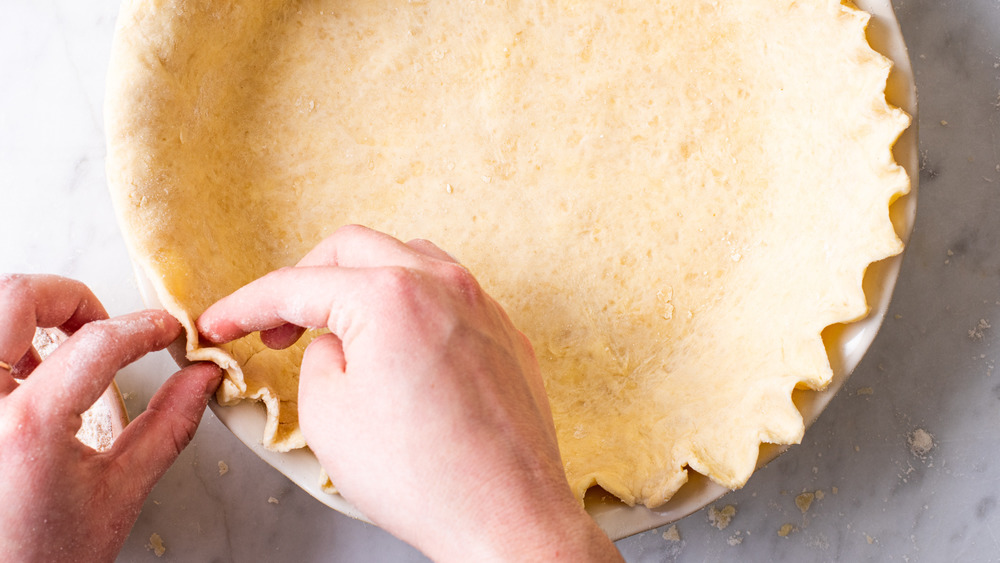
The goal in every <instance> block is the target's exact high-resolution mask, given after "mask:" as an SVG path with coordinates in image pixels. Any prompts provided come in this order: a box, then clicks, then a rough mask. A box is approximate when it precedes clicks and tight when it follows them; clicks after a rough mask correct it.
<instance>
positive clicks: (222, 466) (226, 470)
mask: <svg viewBox="0 0 1000 563" xmlns="http://www.w3.org/2000/svg"><path fill="white" fill-rule="evenodd" d="M226 473H229V465H227V464H226V462H224V461H221V460H220V461H219V477H222V476H223V475H225V474H226Z"/></svg>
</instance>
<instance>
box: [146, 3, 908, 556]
mask: <svg viewBox="0 0 1000 563" xmlns="http://www.w3.org/2000/svg"><path fill="white" fill-rule="evenodd" d="M856 5H857V6H858V7H859V8H860V9H862V10H864V11H866V12H868V13H870V14H872V18H871V21H870V23H869V24H868V40H869V43H870V44H871V46H872V47H873V48H874V49H875V50H876V51H878V52H880V53H882V54H883V55H885V56H887V57H888V58H889V59H891V60H892V61H893V63H894V67H893V72H892V73H891V74H890V76H889V80H888V84H887V87H886V97H887V99H888V101H889V102H890V103H891V104H893V105H895V106H897V107H900V108H902V109H903V110H904V111H906V112H907V113H908V114H910V115H911V116H912V117H913V124H912V125H911V126H910V128H909V129H907V130H906V131H905V132H903V134H902V136H901V137H900V138H899V140H898V141H897V143H896V145H895V148H894V151H893V152H894V155H895V158H896V161H897V162H898V163H899V164H900V165H901V166H902V167H903V168H905V169H906V172H907V173H908V174H909V177H910V182H911V191H910V193H909V195H907V196H904V197H902V198H900V199H899V200H897V201H896V202H895V203H894V204H893V205H892V207H891V208H890V215H891V218H892V221H893V224H894V225H895V227H896V232H897V233H898V234H899V236H900V237H901V238H902V239H903V241H904V242H905V241H906V240H907V239H908V237H909V233H910V231H911V229H912V227H913V222H914V218H915V212H916V188H917V179H918V155H917V131H916V115H917V96H916V90H915V87H914V83H913V73H912V70H911V67H910V61H909V57H908V55H907V51H906V46H905V44H904V42H903V36H902V33H901V31H900V29H899V24H898V22H897V21H896V18H895V15H894V14H893V10H892V5H891V4H890V2H889V0H858V1H857V2H856ZM901 262H902V257H901V256H895V257H892V258H888V259H886V260H883V261H881V262H877V263H875V264H872V265H871V266H870V267H869V268H868V270H867V272H866V274H865V279H864V290H865V295H866V297H867V300H868V304H869V306H870V307H871V310H870V312H869V314H868V316H867V317H865V318H864V319H862V320H860V321H857V322H854V323H851V324H849V325H834V326H831V327H828V328H827V329H826V330H825V331H824V333H823V338H824V341H825V343H826V347H827V353H828V355H829V358H830V363H831V365H832V367H833V373H834V375H833V380H832V382H831V383H830V385H829V386H828V387H827V388H826V389H825V390H823V391H808V390H803V391H799V390H796V391H795V392H794V394H793V400H794V401H795V404H796V406H798V408H799V411H800V412H801V413H802V417H803V419H804V420H805V424H806V428H808V427H809V426H810V425H811V424H812V423H813V422H814V421H815V420H816V418H817V417H819V415H820V413H821V412H823V409H824V408H825V407H826V406H827V404H829V402H830V400H831V399H833V396H834V395H836V393H837V391H838V390H840V388H841V387H842V386H843V384H844V382H845V381H846V380H847V378H848V376H849V375H850V374H851V372H852V371H853V370H854V368H855V367H856V366H857V365H858V363H859V362H860V361H861V358H862V357H863V356H864V354H865V352H866V351H867V350H868V347H869V346H870V345H871V343H872V341H873V340H874V338H875V335H876V333H877V332H878V329H879V327H880V326H881V324H882V320H883V318H884V317H885V314H886V310H887V309H888V306H889V301H890V298H891V297H892V290H893V287H894V286H895V283H896V278H897V276H898V273H899V268H900V264H901ZM136 275H137V278H138V280H139V286H140V290H141V292H142V295H143V299H144V301H145V302H146V304H147V305H148V306H150V307H157V308H159V307H160V306H161V305H160V303H159V300H158V299H157V297H156V293H155V291H154V290H153V288H152V285H151V284H150V283H149V281H148V278H147V277H146V275H145V273H144V272H142V271H141V268H138V267H136ZM180 346H181V348H180V349H174V350H172V354H173V355H174V357H175V359H178V361H179V363H183V355H184V352H183V344H182V343H181V344H180ZM210 407H211V408H212V411H213V412H214V413H215V415H216V416H217V417H218V418H219V420H221V421H222V423H223V424H225V425H226V427H228V428H229V429H230V430H231V431H232V432H233V434H234V435H236V437H237V438H238V439H239V440H240V441H242V442H243V443H244V444H246V446H247V447H249V448H250V449H251V450H253V452H254V453H256V454H257V455H258V456H260V458H261V459H263V460H264V461H265V462H267V463H268V464H269V465H271V466H272V467H274V468H275V469H277V470H278V471H279V472H281V473H282V474H284V475H285V476H286V477H288V478H289V479H290V480H291V481H292V482H294V483H295V484H296V485H298V486H299V487H301V488H302V489H303V490H305V491H306V492H308V493H309V494H310V495H312V496H313V497H315V498H316V499H318V500H319V501H320V502H322V503H323V504H326V505H327V506H330V507H331V508H333V509H335V510H337V511H339V512H342V513H344V514H346V515H348V516H351V517H353V518H358V519H362V520H367V519H366V518H365V517H364V515H363V514H361V512H359V511H358V510H357V509H356V508H355V507H354V506H352V505H351V504H350V503H348V502H347V501H346V500H345V499H344V498H343V497H341V496H339V495H330V494H328V493H325V492H323V491H322V490H321V489H320V486H319V478H318V476H319V471H320V467H319V462H318V461H317V460H316V457H315V456H314V455H313V454H312V452H310V451H309V450H308V449H302V450H296V451H291V452H287V453H278V452H273V451H270V450H267V449H266V448H264V446H263V445H262V443H261V436H262V435H263V433H264V423H265V419H266V414H265V409H264V407H263V406H262V405H260V404H257V403H251V402H243V403H240V404H238V405H236V406H232V407H222V406H220V405H218V404H216V403H215V402H214V401H213V402H211V403H210ZM786 449H788V446H773V445H768V444H764V445H762V446H761V451H760V457H759V459H758V464H757V466H758V468H760V467H762V466H764V465H766V464H767V463H768V462H770V461H771V460H773V459H774V458H775V457H777V456H778V455H779V454H780V453H782V452H783V451H785V450H786ZM727 492H729V490H728V489H726V488H725V487H722V486H720V485H718V484H716V483H714V482H712V481H711V480H709V479H708V478H706V477H704V476H702V475H700V474H698V473H696V472H694V471H689V480H688V482H687V483H686V484H685V485H684V486H683V487H681V489H680V490H679V491H678V492H677V493H676V494H675V495H674V496H673V497H672V498H671V499H670V501H668V502H667V503H665V504H663V505H662V506H660V507H658V508H656V509H648V508H646V507H644V506H631V507H630V506H627V505H626V504H624V503H622V502H620V501H619V500H617V499H616V498H614V497H613V496H612V495H609V494H607V493H604V492H603V491H600V490H599V489H596V488H595V489H592V490H591V492H590V493H588V495H587V496H586V498H585V503H586V508H587V511H588V512H589V513H590V514H591V516H593V518H594V519H595V520H596V521H597V523H598V525H600V527H601V528H602V529H604V531H605V532H607V534H608V535H609V536H610V537H611V538H612V539H614V540H617V539H621V538H624V537H627V536H630V535H633V534H637V533H640V532H643V531H646V530H650V529H652V528H656V527H658V526H662V525H665V524H669V523H670V522H673V521H675V520H678V519H680V518H683V517H684V516H687V515H688V514H691V513H693V512H696V511H697V510H700V509H701V508H703V507H705V506H706V505H708V504H709V503H711V502H713V501H715V500H717V499H718V498H719V497H721V496H722V495H724V494H725V493H727Z"/></svg>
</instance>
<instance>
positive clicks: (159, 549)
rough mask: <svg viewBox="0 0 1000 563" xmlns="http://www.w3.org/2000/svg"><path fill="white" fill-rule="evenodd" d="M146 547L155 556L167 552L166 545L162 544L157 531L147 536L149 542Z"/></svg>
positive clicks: (160, 555) (161, 555)
mask: <svg viewBox="0 0 1000 563" xmlns="http://www.w3.org/2000/svg"><path fill="white" fill-rule="evenodd" d="M146 549H149V550H152V551H153V553H154V554H156V556H157V557H163V554H164V553H166V552H167V547H166V546H165V545H163V538H161V537H160V534H157V533H154V534H153V535H151V536H149V543H147V544H146Z"/></svg>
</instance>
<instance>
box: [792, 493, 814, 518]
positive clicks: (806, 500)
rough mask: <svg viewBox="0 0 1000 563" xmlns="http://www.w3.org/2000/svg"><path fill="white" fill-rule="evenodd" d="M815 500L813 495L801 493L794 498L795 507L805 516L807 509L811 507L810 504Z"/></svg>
mask: <svg viewBox="0 0 1000 563" xmlns="http://www.w3.org/2000/svg"><path fill="white" fill-rule="evenodd" d="M816 498H817V497H816V494H815V493H809V492H805V493H802V494H801V495H799V496H797V497H795V506H797V507H799V510H801V511H802V514H805V513H806V512H808V511H809V507H810V506H812V503H813V501H814V500H815V499H816Z"/></svg>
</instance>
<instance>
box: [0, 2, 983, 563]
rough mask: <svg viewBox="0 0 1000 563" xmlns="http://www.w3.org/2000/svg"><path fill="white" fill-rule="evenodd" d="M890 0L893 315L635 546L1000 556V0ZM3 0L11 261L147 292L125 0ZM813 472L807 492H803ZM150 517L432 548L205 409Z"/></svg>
mask: <svg viewBox="0 0 1000 563" xmlns="http://www.w3.org/2000/svg"><path fill="white" fill-rule="evenodd" d="M893 5H894V7H895V9H896V12H897V16H898V18H899V20H900V24H901V26H902V30H903V34H904V37H905V39H906V42H907V45H908V47H909V50H910V56H911V59H912V63H913V68H914V72H915V76H916V82H917V87H918V91H919V96H920V116H919V128H920V147H921V148H920V150H921V172H920V192H919V201H918V211H917V222H916V226H915V228H914V230H913V234H912V237H911V239H910V244H909V248H908V249H907V251H906V255H905V258H904V261H903V267H902V272H901V274H900V278H899V282H898V285H897V287H896V292H895V296H894V299H893V302H892V305H891V306H890V310H889V316H888V319H887V321H886V323H885V325H884V326H883V328H882V330H881V332H880V333H879V335H878V337H877V338H876V340H875V342H874V344H873V346H872V348H871V349H870V350H869V352H868V354H867V356H866V357H865V359H864V360H863V361H862V363H861V365H860V366H859V367H858V368H857V370H856V371H855V372H854V374H853V376H852V377H851V378H850V380H849V381H848V382H847V384H846V386H845V387H844V389H843V390H842V391H841V392H840V394H839V395H838V396H837V397H836V398H834V400H833V402H832V403H831V404H830V406H829V407H828V408H827V410H826V412H824V413H823V415H822V416H821V417H820V419H819V421H818V422H817V423H816V424H815V425H814V426H813V427H812V428H811V429H810V430H809V431H808V432H807V434H806V436H805V439H804V440H803V443H802V444H801V445H799V446H795V447H793V448H791V450H789V451H788V452H787V453H785V454H783V455H782V456H781V457H779V458H778V459H777V460H776V461H774V462H773V463H771V464H770V465H769V466H767V467H766V468H764V469H762V470H760V471H758V472H757V473H756V474H755V475H754V476H753V477H752V478H751V479H750V481H749V483H748V484H747V485H746V487H744V488H743V489H742V490H740V491H737V492H734V493H731V494H729V495H727V496H725V497H724V498H723V499H721V500H720V501H719V502H716V503H715V504H714V505H712V506H711V507H707V508H706V509H704V510H702V511H700V512H697V513H695V514H693V515H691V516H689V517H688V518H685V519H683V520H681V521H680V522H678V523H677V524H676V532H677V535H678V536H679V538H680V539H679V540H670V539H666V538H665V537H664V532H666V531H667V529H668V528H669V527H664V528H660V529H656V530H652V531H649V532H646V533H642V534H639V535H636V536H633V537H630V538H627V539H624V540H621V541H619V542H618V547H619V548H620V549H621V551H622V553H623V554H624V555H625V557H626V559H627V560H628V561H634V562H639V561H716V560H732V559H740V560H772V561H865V560H878V561H943V560H963V561H964V560H975V561H986V560H1000V431H998V429H1000V375H998V374H997V372H996V364H997V359H998V355H1000V346H997V345H996V344H995V343H996V341H997V335H998V331H1000V315H998V312H1000V3H998V2H997V1H996V0H894V1H893ZM4 8H5V9H4V12H5V14H6V15H5V17H4V18H0V77H2V83H3V86H2V87H0V208H2V209H3V211H4V213H3V218H2V219H0V241H3V242H2V243H0V272H2V271H6V272H11V271H21V272H52V273H58V274H62V275H65V276H70V277H74V278H77V279H80V280H82V281H84V282H86V283H87V284H88V285H90V287H91V288H92V289H93V290H94V292H95V293H96V294H97V295H98V296H99V297H100V298H101V299H102V300H103V301H104V303H105V304H106V306H107V308H108V309H109V311H110V312H111V313H112V314H121V313H125V312H129V311H132V310H136V309H140V308H142V302H141V299H140V297H139V291H138V288H137V286H136V282H135V280H134V278H133V275H132V270H131V266H130V262H129V259H128V256H127V254H126V250H125V246H124V243H123V241H122V239H121V235H120V234H119V232H118V227H117V225H116V223H115V218H114V213H113V211H112V208H111V202H110V199H109V196H108V194H107V190H106V187H105V177H104V154H105V147H104V137H103V125H102V105H103V97H104V76H105V71H106V68H107V61H108V56H109V51H110V45H111V39H112V34H113V30H114V23H115V16H116V13H117V9H118V2H117V0H87V1H82V0H53V1H50V2H33V1H30V0H13V1H12V2H6V3H5V4H4ZM994 326H996V328H993V327H994ZM175 369H176V368H175V367H174V365H173V363H172V360H171V359H170V358H169V357H168V356H167V355H166V354H165V353H160V354H155V355H152V356H149V357H147V358H145V359H143V360H141V361H139V362H138V363H136V364H134V365H132V366H130V367H128V368H126V369H124V370H123V371H122V372H121V373H120V374H119V375H118V378H117V381H118V384H119V386H120V387H121V389H122V391H123V392H124V393H125V396H126V404H127V406H128V407H129V410H130V412H131V414H132V415H133V416H135V415H136V414H138V413H139V412H141V411H142V409H143V408H144V407H145V405H146V403H147V401H148V400H149V398H150V396H151V395H152V393H153V391H155V389H156V387H157V386H158V385H159V383H160V382H161V381H162V380H163V379H165V377H166V376H167V375H169V374H170V373H172V372H173V371H174V370H175ZM925 433H926V435H925ZM914 437H917V438H923V439H925V440H926V439H927V438H928V437H929V438H930V440H931V442H932V444H933V446H932V447H931V448H930V450H929V451H926V452H924V451H922V450H921V449H920V448H919V447H916V446H919V445H921V444H919V443H918V444H916V445H915V444H914V441H913V439H914ZM918 442H919V440H918ZM220 461H221V462H224V463H225V464H226V466H228V472H226V473H225V474H224V475H220V469H219V467H220V466H219V462H220ZM817 491H820V493H817ZM803 492H812V493H814V494H815V500H813V502H812V504H811V505H810V506H809V507H808V509H807V510H805V511H803V510H802V509H801V508H800V507H799V506H798V505H797V504H796V497H797V496H798V495H800V494H801V493H803ZM727 505H731V506H732V507H734V509H735V514H734V515H733V516H732V518H731V520H730V522H729V523H728V526H727V527H725V528H724V529H719V527H720V526H713V524H712V522H713V518H712V517H710V511H711V510H712V509H713V508H714V509H716V510H719V511H721V510H722V509H723V507H725V506H727ZM712 516H714V514H713V515H712ZM714 521H715V522H716V523H717V524H718V523H719V519H718V518H715V519H714ZM779 531H784V532H787V534H785V535H780V534H779ZM153 533H157V534H159V535H160V536H161V537H162V538H163V543H164V544H165V546H166V549H167V551H166V552H165V553H164V554H163V556H162V559H163V560H175V561H423V560H424V558H423V557H422V556H421V555H420V554H419V553H418V552H416V551H415V550H414V549H412V548H411V547H409V546H407V545H406V544H404V543H402V542H400V541H398V540H396V539H395V538H393V537H392V536H390V535H389V534H387V533H385V532H383V531H381V530H380V529H378V528H376V527H374V526H371V525H368V524H364V523H361V522H358V521H354V520H351V519H350V518H347V517H345V516H342V515H340V514H339V513H336V512H334V511H332V510H330V509H328V508H326V507H325V506H324V505H322V504H320V503H319V502H317V501H316V500H314V499H313V498H312V497H309V496H308V495H307V494H305V493H304V492H302V491H301V490H299V489H298V488H297V487H295V486H294V485H293V484H292V483H291V482H289V481H288V480H287V479H286V478H285V477H284V476H282V475H281V474H279V473H278V472H277V471H275V470H274V469H272V468H271V467H269V466H268V465H266V464H265V463H263V462H262V461H260V460H259V459H258V458H257V457H256V456H255V455H254V454H253V453H251V452H250V451H249V450H248V449H247V448H245V447H244V446H243V445H242V444H241V443H240V442H239V441H238V440H236V438H234V437H233V436H232V435H231V434H230V433H229V431H228V430H226V429H225V427H223V426H222V425H221V424H220V423H219V421H218V420H217V419H216V418H215V417H214V416H213V415H212V414H211V413H210V412H209V413H208V414H207V415H206V417H205V420H204V422H203V423H202V425H201V428H200V429H199V431H198V434H197V436H196V437H195V439H194V441H193V443H192V444H191V446H190V447H189V448H188V449H187V450H185V452H184V453H183V454H182V455H181V457H180V459H179V460H178V462H177V463H176V464H175V465H174V466H173V468H172V469H171V470H170V471H169V472H168V473H167V475H166V477H164V479H163V480H162V481H161V482H160V483H159V484H158V485H157V487H156V489H154V491H153V493H152V495H151V496H150V498H149V500H148V501H147V503H146V505H145V506H144V507H143V511H142V515H141V516H140V517H139V521H138V523H137V524H136V526H135V528H134V529H133V531H132V534H131V535H130V537H129V538H128V541H127V542H126V544H125V547H124V550H123V551H122V553H121V556H120V558H119V559H120V560H121V561H155V560H157V557H156V555H155V554H154V553H153V551H151V550H150V549H149V547H148V545H147V544H148V543H149V540H150V536H151V534H153ZM668 535H669V534H668Z"/></svg>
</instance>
